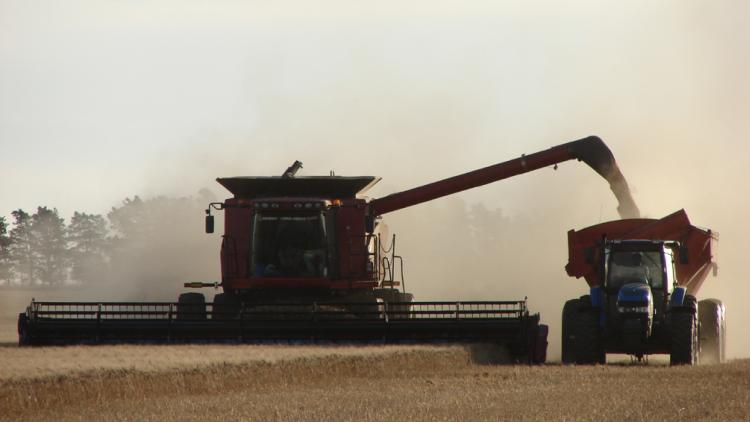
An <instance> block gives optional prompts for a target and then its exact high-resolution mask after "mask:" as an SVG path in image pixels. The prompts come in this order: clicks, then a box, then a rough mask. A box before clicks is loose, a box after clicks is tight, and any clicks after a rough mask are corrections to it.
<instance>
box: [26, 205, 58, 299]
mask: <svg viewBox="0 0 750 422" xmlns="http://www.w3.org/2000/svg"><path fill="white" fill-rule="evenodd" d="M29 233H30V236H29V240H30V246H31V255H32V267H33V268H34V275H35V276H36V277H37V279H38V281H39V283H41V284H45V285H50V284H63V283H64V282H65V281H66V280H67V268H68V266H67V264H68V254H67V252H68V251H67V247H66V239H65V220H63V219H62V218H61V217H60V215H59V214H58V212H57V209H56V208H55V209H51V210H50V209H49V208H47V207H38V208H37V211H36V213H34V215H32V216H31V225H30V232H29Z"/></svg>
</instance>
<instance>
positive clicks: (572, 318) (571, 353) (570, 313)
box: [562, 299, 580, 364]
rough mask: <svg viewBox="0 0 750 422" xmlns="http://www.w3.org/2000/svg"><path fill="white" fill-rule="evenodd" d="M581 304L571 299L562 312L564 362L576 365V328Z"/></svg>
mask: <svg viewBox="0 0 750 422" xmlns="http://www.w3.org/2000/svg"><path fill="white" fill-rule="evenodd" d="M579 307H580V303H579V300H578V299H571V300H569V301H567V302H565V305H564V306H563V310H562V362H563V363H568V364H570V363H576V353H575V342H576V336H575V331H576V328H575V326H576V325H577V316H578V308H579Z"/></svg>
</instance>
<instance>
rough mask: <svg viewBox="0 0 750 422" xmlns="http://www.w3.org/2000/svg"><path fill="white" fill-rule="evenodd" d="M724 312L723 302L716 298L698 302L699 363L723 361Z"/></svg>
mask: <svg viewBox="0 0 750 422" xmlns="http://www.w3.org/2000/svg"><path fill="white" fill-rule="evenodd" d="M725 312H726V310H725V308H724V304H723V303H721V301H720V300H718V299H705V300H701V301H700V302H698V316H699V318H700V329H699V332H700V361H701V363H708V364H716V363H723V362H724V360H725V358H726V355H725V354H726V351H725V345H726V322H725V319H724V316H725Z"/></svg>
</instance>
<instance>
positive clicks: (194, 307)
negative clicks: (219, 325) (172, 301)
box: [177, 293, 206, 321]
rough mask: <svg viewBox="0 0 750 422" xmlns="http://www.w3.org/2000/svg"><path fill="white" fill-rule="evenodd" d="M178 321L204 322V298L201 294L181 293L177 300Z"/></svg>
mask: <svg viewBox="0 0 750 422" xmlns="http://www.w3.org/2000/svg"><path fill="white" fill-rule="evenodd" d="M177 319H178V320H187V321H189V320H192V321H195V320H205V319H206V298H205V297H204V296H203V294H202V293H183V294H181V295H180V297H179V299H178V300H177Z"/></svg>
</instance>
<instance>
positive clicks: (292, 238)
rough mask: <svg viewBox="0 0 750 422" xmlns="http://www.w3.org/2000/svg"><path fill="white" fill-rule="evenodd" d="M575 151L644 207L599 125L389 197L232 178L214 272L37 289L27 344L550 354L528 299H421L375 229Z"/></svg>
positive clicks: (367, 183) (297, 180) (365, 184)
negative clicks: (55, 294)
mask: <svg viewBox="0 0 750 422" xmlns="http://www.w3.org/2000/svg"><path fill="white" fill-rule="evenodd" d="M571 159H578V160H580V161H584V162H585V163H586V164H588V165H589V166H591V167H592V168H593V169H594V170H595V171H597V172H598V173H599V174H601V175H602V176H604V177H605V178H606V179H607V180H608V181H609V182H610V187H611V189H612V190H613V192H614V193H615V195H616V196H617V198H618V200H619V203H620V206H619V210H620V212H621V214H622V215H624V216H637V214H638V210H637V207H636V206H635V204H634V202H633V200H632V198H631V197H630V193H629V190H628V188H627V183H626V182H625V180H624V178H623V176H622V174H621V173H620V171H619V169H618V168H617V165H616V163H615V160H614V157H613V156H612V153H611V152H610V151H609V149H608V148H607V146H606V145H605V144H604V143H603V142H602V141H601V140H600V139H599V138H597V137H588V138H585V139H581V140H578V141H574V142H570V143H567V144H563V145H559V146H556V147H553V148H550V149H548V150H545V151H541V152H537V153H534V154H530V155H524V156H522V157H520V158H517V159H514V160H510V161H507V162H504V163H500V164H496V165H493V166H490V167H486V168H483V169H479V170H475V171H472V172H469V173H465V174H462V175H458V176H455V177H451V178H448V179H444V180H441V181H438V182H434V183H430V184H427V185H424V186H420V187H417V188H414V189H410V190H407V191H403V192H399V193H395V194H392V195H389V196H386V197H384V198H380V199H373V200H370V201H367V200H365V199H362V198H361V197H359V195H361V194H363V193H364V192H365V191H367V189H369V188H370V187H371V186H373V185H374V184H375V183H377V182H378V181H379V180H380V179H379V178H376V177H372V176H362V177H341V176H333V175H332V176H314V177H295V173H296V172H297V171H298V170H299V168H300V167H301V163H300V162H295V163H294V164H293V165H292V166H291V167H289V168H288V169H287V171H285V172H284V174H283V175H282V176H279V177H231V178H220V179H217V180H218V182H219V183H220V184H221V185H223V186H224V187H225V188H227V189H228V190H229V191H230V192H231V193H232V194H233V195H234V196H233V197H232V198H229V199H227V200H226V201H224V202H221V203H211V204H209V208H208V209H207V210H206V213H207V216H206V231H207V232H213V229H214V227H213V226H214V224H213V216H212V215H211V210H212V209H215V210H223V211H224V212H225V218H224V236H223V241H222V246H221V273H222V279H221V282H220V283H186V287H194V288H201V287H221V288H222V289H223V293H219V294H216V295H215V297H214V300H213V303H206V301H205V297H204V295H203V294H201V293H196V292H191V293H184V294H182V295H180V297H179V301H178V302H177V303H69V302H68V303H51V302H32V303H31V305H30V306H29V307H28V309H27V311H26V312H25V313H22V314H20V316H19V341H20V343H21V344H24V345H26V344H31V345H34V344H55V343H87V342H122V341H136V342H140V341H158V342H162V341H174V342H185V341H226V340H234V341H248V342H254V341H274V340H284V341H296V340H300V341H318V340H320V341H338V340H344V341H380V342H425V341H426V342H434V341H437V342H441V341H444V342H489V343H502V344H507V345H508V346H509V349H510V351H511V353H512V354H513V355H514V356H515V357H516V358H517V359H518V360H519V361H520V360H525V361H528V362H542V361H544V359H545V355H546V344H547V343H546V335H547V327H546V326H545V325H541V324H540V323H539V315H538V314H530V313H529V311H528V309H527V307H526V302H525V301H491V302H461V301H456V302H414V301H413V300H412V299H413V296H412V295H411V294H410V293H408V292H406V290H405V286H404V281H403V276H401V277H398V275H399V274H403V266H402V260H401V257H400V256H398V255H396V253H395V250H394V249H395V248H394V243H395V237H393V238H391V239H383V238H381V236H380V235H379V234H378V225H379V221H380V218H381V216H382V215H384V214H387V213H390V212H393V211H397V210H400V209H403V208H406V207H409V206H412V205H417V204H421V203H423V202H427V201H430V200H433V199H436V198H439V197H442V196H446V195H450V194H453V193H456V192H460V191H463V190H466V189H470V188H474V187H477V186H482V185H485V184H488V183H491V182H495V181H498V180H502V179H505V178H509V177H512V176H516V175H519V174H522V173H526V172H530V171H533V170H537V169H540V168H544V167H548V166H552V165H556V164H557V163H560V162H563V161H567V160H571Z"/></svg>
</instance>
